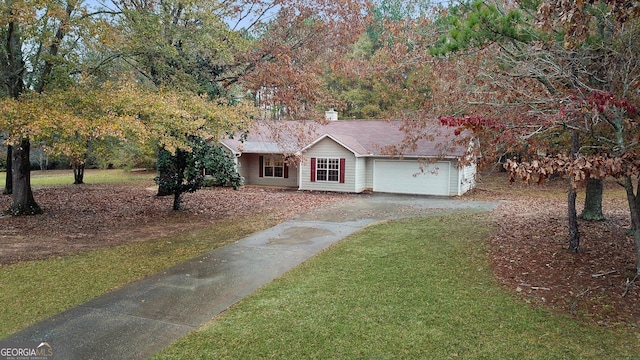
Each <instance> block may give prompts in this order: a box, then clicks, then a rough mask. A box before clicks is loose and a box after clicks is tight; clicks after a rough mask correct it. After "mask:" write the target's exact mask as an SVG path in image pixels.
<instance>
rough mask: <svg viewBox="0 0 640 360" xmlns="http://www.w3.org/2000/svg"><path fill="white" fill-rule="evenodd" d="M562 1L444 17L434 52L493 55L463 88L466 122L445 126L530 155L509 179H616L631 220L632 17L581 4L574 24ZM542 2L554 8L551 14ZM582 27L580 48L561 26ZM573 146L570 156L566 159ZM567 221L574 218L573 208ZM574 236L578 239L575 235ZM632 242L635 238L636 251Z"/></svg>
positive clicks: (638, 68)
mask: <svg viewBox="0 0 640 360" xmlns="http://www.w3.org/2000/svg"><path fill="white" fill-rule="evenodd" d="M569 3H570V2H564V1H549V2H542V5H541V6H540V7H539V8H531V7H527V5H528V4H531V3H529V2H522V3H519V5H520V6H519V7H518V6H515V5H513V4H509V3H507V2H485V1H474V2H471V3H466V4H463V6H461V7H460V8H457V9H456V11H452V12H451V13H450V17H448V19H447V21H448V25H449V29H450V30H449V31H448V33H447V34H448V35H447V36H445V37H443V38H442V39H443V41H441V42H440V43H439V44H438V45H437V46H436V47H434V48H433V50H432V53H436V54H437V53H439V51H440V50H441V49H445V51H460V50H464V49H480V51H487V49H490V50H489V51H491V53H492V58H491V59H489V58H484V61H483V62H482V64H481V67H480V71H479V72H478V76H476V77H475V79H474V81H473V82H471V83H466V85H467V88H466V90H469V88H470V87H471V88H472V89H473V92H472V95H471V97H474V99H469V96H468V95H467V96H464V97H461V98H462V99H465V100H467V102H466V104H465V108H466V109H468V111H469V112H468V113H467V116H454V117H444V118H443V119H442V120H443V122H445V123H447V124H451V125H454V126H463V127H467V128H473V129H475V130H477V131H478V132H479V133H484V134H486V136H487V137H488V138H492V139H494V141H495V139H505V140H508V139H512V140H516V143H517V144H519V145H520V147H519V149H520V154H529V155H528V156H529V158H528V159H529V161H522V160H527V158H526V157H525V158H521V159H519V160H520V161H517V160H516V161H510V162H509V163H508V166H507V167H508V169H509V170H510V171H511V172H512V174H513V175H514V177H515V176H519V177H521V178H523V179H525V180H529V179H530V178H531V177H532V176H535V175H539V176H540V179H545V178H546V177H548V176H549V175H550V174H552V173H560V174H565V175H567V176H568V177H569V178H570V179H571V182H572V184H573V185H574V186H575V185H576V184H577V183H579V182H584V181H585V180H587V179H588V178H593V179H602V178H604V177H605V176H615V177H618V178H620V179H621V180H622V181H621V182H622V183H623V185H625V187H626V188H627V189H629V190H628V199H629V207H630V214H631V218H632V220H633V219H634V218H637V214H636V213H635V209H634V208H635V207H637V206H636V205H635V204H637V200H636V199H637V194H635V193H634V191H633V188H632V187H631V186H627V185H626V184H627V183H629V184H632V181H631V180H630V179H631V178H630V177H636V176H637V175H636V174H637V170H636V169H635V167H634V166H635V165H633V164H634V162H633V161H631V162H628V161H629V160H630V159H633V158H634V155H633V154H635V153H636V152H637V151H638V148H637V147H638V142H637V136H638V127H637V122H636V121H637V120H636V117H637V115H636V110H635V107H636V105H635V104H637V103H638V85H639V80H640V62H639V51H638V50H639V49H638V44H637V39H638V36H639V35H640V34H639V32H638V18H637V13H636V12H634V11H632V12H630V13H629V14H630V16H626V17H625V16H621V15H620V13H619V12H618V10H617V8H616V5H615V4H613V5H612V4H609V2H606V1H602V2H600V1H590V2H579V3H578V4H579V6H580V9H579V10H580V11H581V14H582V15H583V16H582V15H581V16H579V17H577V18H576V19H579V20H580V23H575V24H574V23H572V22H571V21H572V20H571V19H572V18H571V16H566V15H567V13H566V12H565V10H566V9H564V8H563V7H562V6H560V5H563V6H564V5H567V4H569ZM549 4H555V6H556V7H555V8H551V9H552V11H549V9H550V8H549V7H548V5H549ZM577 6H578V5H577ZM556 10H557V11H556ZM536 14H537V15H538V16H540V15H542V16H543V18H545V19H550V21H549V23H550V24H552V25H553V26H554V27H555V29H556V30H559V32H547V31H546V30H544V29H539V28H537V27H535V26H534V22H533V21H534V18H535V17H534V15H536ZM572 14H573V13H572ZM556 16H557V17H556ZM538 19H540V17H538ZM576 21H577V20H576ZM581 24H587V25H588V26H586V27H583V29H584V30H585V31H584V32H580V34H579V36H582V37H581V38H580V41H579V42H576V41H570V40H571V37H567V38H563V37H562V34H564V32H563V31H564V30H563V27H564V26H565V25H566V26H567V27H569V28H573V26H574V25H575V26H576V27H580V26H582V25H581ZM558 34H559V35H558ZM576 35H577V34H576ZM633 39H635V40H633ZM565 40H566V41H565ZM469 100H470V101H469ZM470 105H472V106H470ZM471 114H473V115H472V116H471ZM514 115H515V116H514ZM567 132H569V133H572V134H576V135H577V134H578V133H580V134H581V135H582V136H581V139H582V141H581V142H580V143H579V145H578V146H572V147H570V146H568V145H569V144H570V143H569V142H567V141H566V140H565V141H560V142H559V141H558V140H561V139H563V138H565V139H568V136H566V135H563V133H567ZM572 148H573V150H574V152H575V154H576V155H575V158H574V157H570V156H569V154H570V153H571V149H572ZM523 150H524V151H525V152H524V153H523V152H522V151H523ZM545 155H546V156H545ZM559 158H560V160H558V159H559ZM604 159H607V160H606V161H605V160H604ZM619 162H622V163H619ZM613 163H615V164H619V165H618V166H620V167H621V168H624V169H625V171H626V175H623V172H621V171H619V170H616V169H617V168H615V167H612V165H606V164H613ZM622 164H624V165H622ZM629 176H630V177H629ZM571 200H572V199H571V198H570V199H569V201H570V202H571ZM571 207H572V204H569V208H570V209H571ZM569 215H570V217H571V218H572V221H573V220H575V219H574V216H575V213H574V212H571V213H570V214H569ZM572 223H573V222H572ZM633 223H634V224H636V221H635V220H633ZM572 230H574V228H573V227H572ZM574 234H575V235H577V236H579V234H578V233H577V232H576V231H572V234H571V235H574ZM577 239H578V238H577V237H576V238H571V239H570V247H571V250H572V251H577V250H578V249H579V243H578V242H577V241H575V240H577ZM639 239H640V238H636V243H637V245H636V248H637V249H640V240H639ZM638 255H639V256H638V259H639V261H638V266H637V267H638V272H640V254H638Z"/></svg>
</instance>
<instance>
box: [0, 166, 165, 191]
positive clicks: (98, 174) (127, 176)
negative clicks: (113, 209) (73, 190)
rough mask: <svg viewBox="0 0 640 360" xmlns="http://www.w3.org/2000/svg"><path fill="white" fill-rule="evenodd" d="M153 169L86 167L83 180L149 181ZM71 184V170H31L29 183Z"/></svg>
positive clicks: (2, 176)
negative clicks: (100, 168)
mask: <svg viewBox="0 0 640 360" xmlns="http://www.w3.org/2000/svg"><path fill="white" fill-rule="evenodd" d="M155 175H156V174H155V172H153V171H138V170H131V171H128V170H121V169H113V170H99V169H87V170H85V173H84V182H85V183H87V184H114V183H123V182H138V181H149V180H151V179H153V177H154V176H155ZM5 181H6V173H5V172H0V187H1V188H4V186H5ZM68 184H73V170H45V171H32V172H31V185H32V186H34V187H38V186H56V185H68Z"/></svg>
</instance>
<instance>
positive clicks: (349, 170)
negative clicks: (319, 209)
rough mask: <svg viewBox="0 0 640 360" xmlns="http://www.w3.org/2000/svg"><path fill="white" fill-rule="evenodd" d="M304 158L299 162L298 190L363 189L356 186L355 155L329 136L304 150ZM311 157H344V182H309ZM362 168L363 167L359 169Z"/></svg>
mask: <svg viewBox="0 0 640 360" xmlns="http://www.w3.org/2000/svg"><path fill="white" fill-rule="evenodd" d="M303 155H304V160H303V161H302V163H301V164H300V190H319V191H339V192H360V191H362V190H363V189H358V188H357V187H356V184H357V183H360V182H361V180H357V178H358V176H356V172H357V171H358V166H359V165H358V164H359V163H362V162H361V161H356V157H355V155H354V154H353V153H352V152H351V151H349V150H347V149H346V148H344V147H343V146H342V145H340V144H338V143H336V142H335V141H333V140H332V139H330V138H324V139H322V140H320V142H318V143H317V144H315V145H313V146H312V147H311V148H309V149H308V150H307V151H305V153H304V154H303ZM311 158H338V159H339V158H344V159H345V179H344V180H345V181H344V184H341V183H340V182H333V181H315V182H311ZM361 170H363V169H361Z"/></svg>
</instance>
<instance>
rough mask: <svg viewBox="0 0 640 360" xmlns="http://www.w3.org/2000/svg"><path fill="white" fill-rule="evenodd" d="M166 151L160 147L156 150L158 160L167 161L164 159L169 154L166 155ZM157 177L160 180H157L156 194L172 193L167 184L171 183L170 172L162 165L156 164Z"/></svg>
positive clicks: (168, 156)
mask: <svg viewBox="0 0 640 360" xmlns="http://www.w3.org/2000/svg"><path fill="white" fill-rule="evenodd" d="M168 153H169V152H168V151H167V150H165V149H163V148H160V149H159V150H158V161H167V160H166V159H170V158H171V156H170V155H168ZM158 178H160V181H159V182H158V194H157V196H167V195H172V194H173V193H174V191H173V190H171V188H170V187H169V186H167V184H170V183H171V181H172V180H171V173H170V172H169V171H166V170H165V167H164V166H160V165H158Z"/></svg>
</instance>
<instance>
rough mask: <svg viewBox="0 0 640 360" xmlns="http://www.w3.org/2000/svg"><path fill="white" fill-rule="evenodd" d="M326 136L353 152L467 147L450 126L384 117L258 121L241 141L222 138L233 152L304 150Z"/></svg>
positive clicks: (417, 152)
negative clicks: (391, 119) (320, 122)
mask: <svg viewBox="0 0 640 360" xmlns="http://www.w3.org/2000/svg"><path fill="white" fill-rule="evenodd" d="M419 129H421V130H419ZM327 137H328V138H331V139H332V140H333V141H335V142H337V143H339V144H340V145H341V146H343V147H345V148H347V149H348V150H349V151H352V152H353V153H354V154H355V155H356V156H404V157H447V158H452V157H453V158H455V157H460V156H462V155H463V154H464V152H465V151H466V150H467V146H462V145H461V144H459V140H460V138H459V137H456V136H455V135H454V129H453V128H449V127H444V126H441V125H439V124H431V125H428V126H426V127H423V126H421V125H419V123H417V122H415V123H412V122H406V121H383V120H339V121H331V122H328V123H326V124H319V123H315V122H309V121H307V122H300V121H269V122H267V121H258V122H256V123H255V124H254V126H253V128H252V129H250V131H249V135H248V137H247V139H246V140H245V141H244V142H241V141H239V140H238V139H224V140H223V141H222V142H223V144H224V145H225V146H227V147H228V148H229V149H231V150H232V151H234V152H236V153H258V154H279V153H295V152H300V151H305V150H307V149H309V148H311V147H312V146H313V145H314V144H316V143H317V142H318V141H320V140H321V139H324V138H327ZM403 144H404V145H403ZM406 144H411V146H407V145H406Z"/></svg>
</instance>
